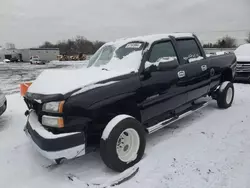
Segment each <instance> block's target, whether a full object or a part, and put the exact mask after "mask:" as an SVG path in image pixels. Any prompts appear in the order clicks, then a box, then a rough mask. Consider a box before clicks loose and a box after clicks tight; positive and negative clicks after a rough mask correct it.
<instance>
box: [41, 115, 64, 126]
mask: <svg viewBox="0 0 250 188" xmlns="http://www.w3.org/2000/svg"><path fill="white" fill-rule="evenodd" d="M42 124H43V125H45V126H49V127H57V128H63V127H64V122H63V118H62V117H53V116H43V117H42Z"/></svg>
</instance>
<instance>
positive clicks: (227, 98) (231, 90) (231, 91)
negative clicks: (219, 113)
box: [226, 87, 233, 104]
mask: <svg viewBox="0 0 250 188" xmlns="http://www.w3.org/2000/svg"><path fill="white" fill-rule="evenodd" d="M232 98H233V89H232V88H231V87H230V88H228V90H227V96H226V102H227V104H230V103H231V101H232Z"/></svg>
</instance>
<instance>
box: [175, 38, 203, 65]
mask: <svg viewBox="0 0 250 188" xmlns="http://www.w3.org/2000/svg"><path fill="white" fill-rule="evenodd" d="M177 46H178V49H179V51H180V55H181V58H183V60H184V62H185V63H188V59H197V60H199V59H203V57H202V54H201V51H200V48H199V46H198V44H197V43H196V41H195V40H194V39H181V40H177Z"/></svg>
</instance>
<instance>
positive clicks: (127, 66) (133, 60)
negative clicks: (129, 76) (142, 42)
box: [101, 51, 142, 72]
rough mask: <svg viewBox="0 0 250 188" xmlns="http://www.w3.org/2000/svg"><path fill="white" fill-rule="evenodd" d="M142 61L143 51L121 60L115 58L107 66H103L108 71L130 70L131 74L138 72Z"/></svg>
mask: <svg viewBox="0 0 250 188" xmlns="http://www.w3.org/2000/svg"><path fill="white" fill-rule="evenodd" d="M141 59H142V51H135V52H132V53H130V54H129V55H127V56H125V57H123V58H122V59H119V58H117V57H113V58H112V59H111V60H110V62H109V63H108V64H107V65H104V66H101V67H103V68H106V69H108V70H128V71H129V70H130V71H131V72H137V71H138V69H139V66H140V63H141Z"/></svg>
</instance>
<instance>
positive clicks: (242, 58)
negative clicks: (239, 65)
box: [237, 55, 250, 62]
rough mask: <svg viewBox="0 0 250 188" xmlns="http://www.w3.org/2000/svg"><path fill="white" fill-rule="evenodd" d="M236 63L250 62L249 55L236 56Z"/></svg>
mask: <svg viewBox="0 0 250 188" xmlns="http://www.w3.org/2000/svg"><path fill="white" fill-rule="evenodd" d="M237 61H239V62H240V61H241V62H250V55H249V56H239V55H238V56H237Z"/></svg>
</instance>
